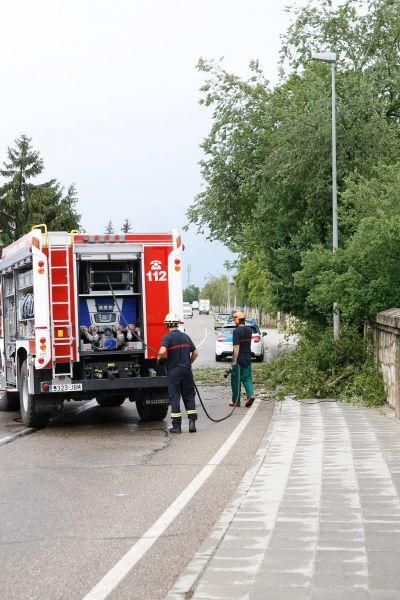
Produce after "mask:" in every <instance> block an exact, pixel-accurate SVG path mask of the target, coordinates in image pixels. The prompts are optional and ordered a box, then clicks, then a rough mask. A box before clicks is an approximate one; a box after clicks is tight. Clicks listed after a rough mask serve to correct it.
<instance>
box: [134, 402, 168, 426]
mask: <svg viewBox="0 0 400 600" xmlns="http://www.w3.org/2000/svg"><path fill="white" fill-rule="evenodd" d="M168 407H169V405H168V404H154V405H151V404H146V399H145V398H140V399H138V400H136V410H137V411H138V415H139V417H140V420H141V421H163V420H164V419H165V417H166V416H167V413H168Z"/></svg>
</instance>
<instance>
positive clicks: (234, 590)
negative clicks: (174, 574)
mask: <svg viewBox="0 0 400 600" xmlns="http://www.w3.org/2000/svg"><path fill="white" fill-rule="evenodd" d="M192 598H194V599H195V600H210V599H211V598H212V599H213V600H249V598H250V588H249V586H247V585H215V584H212V583H206V584H204V583H200V584H199V585H198V586H197V587H196V590H195V592H194V594H193V596H192Z"/></svg>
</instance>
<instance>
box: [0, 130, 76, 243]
mask: <svg viewBox="0 0 400 600" xmlns="http://www.w3.org/2000/svg"><path fill="white" fill-rule="evenodd" d="M43 170H44V165H43V161H42V159H41V158H40V155H39V153H38V152H36V151H34V150H33V149H32V146H31V139H30V138H28V137H27V136H26V135H22V136H21V137H20V138H18V139H17V140H15V147H14V148H8V161H6V162H5V163H4V166H3V169H1V170H0V174H1V175H2V177H4V178H5V179H6V180H7V181H6V182H5V183H3V184H2V185H1V186H0V207H1V208H0V228H1V234H0V241H1V243H2V244H3V245H5V244H9V243H10V242H12V241H14V240H15V239H18V238H19V237H20V236H21V235H23V234H24V233H27V232H28V231H29V230H30V229H31V228H32V226H33V225H35V224H38V223H46V224H47V227H48V228H49V230H54V231H57V230H58V231H60V230H67V231H70V230H71V229H79V222H80V215H78V213H77V212H76V204H77V194H76V190H75V186H74V185H71V186H69V188H68V189H67V192H66V193H64V188H63V187H62V186H61V185H60V184H59V183H58V182H57V181H56V180H55V179H51V180H50V181H47V182H45V183H41V184H34V183H33V182H32V180H33V179H34V178H36V177H37V176H38V175H40V174H41V173H42V172H43Z"/></svg>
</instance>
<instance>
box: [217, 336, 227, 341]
mask: <svg viewBox="0 0 400 600" xmlns="http://www.w3.org/2000/svg"><path fill="white" fill-rule="evenodd" d="M224 340H226V335H219V336H218V337H217V342H223V341H224Z"/></svg>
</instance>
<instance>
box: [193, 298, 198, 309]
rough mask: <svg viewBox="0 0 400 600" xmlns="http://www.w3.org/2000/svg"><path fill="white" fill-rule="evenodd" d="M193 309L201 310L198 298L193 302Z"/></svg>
mask: <svg viewBox="0 0 400 600" xmlns="http://www.w3.org/2000/svg"><path fill="white" fill-rule="evenodd" d="M192 310H199V302H198V300H193V302H192Z"/></svg>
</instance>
